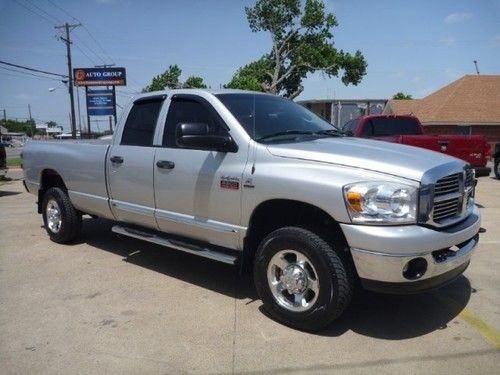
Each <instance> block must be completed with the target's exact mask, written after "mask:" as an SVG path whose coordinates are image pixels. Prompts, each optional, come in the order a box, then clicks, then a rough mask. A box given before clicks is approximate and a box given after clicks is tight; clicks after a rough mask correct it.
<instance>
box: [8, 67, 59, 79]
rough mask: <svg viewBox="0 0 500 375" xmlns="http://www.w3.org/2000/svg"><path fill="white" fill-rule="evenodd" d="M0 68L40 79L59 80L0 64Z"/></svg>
mask: <svg viewBox="0 0 500 375" xmlns="http://www.w3.org/2000/svg"><path fill="white" fill-rule="evenodd" d="M0 69H4V70H9V71H11V72H15V73H19V74H24V75H30V76H34V77H37V78H40V79H50V80H52V81H61V80H60V79H57V78H52V77H45V76H41V75H38V74H33V73H28V72H23V71H21V70H15V69H10V68H6V67H5V66H0Z"/></svg>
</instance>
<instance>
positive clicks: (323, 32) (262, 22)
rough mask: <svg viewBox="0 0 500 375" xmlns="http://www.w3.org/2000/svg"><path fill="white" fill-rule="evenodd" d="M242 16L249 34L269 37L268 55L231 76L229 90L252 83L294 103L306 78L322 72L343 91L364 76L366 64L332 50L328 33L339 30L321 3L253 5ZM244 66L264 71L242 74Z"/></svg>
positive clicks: (276, 0)
mask: <svg viewBox="0 0 500 375" xmlns="http://www.w3.org/2000/svg"><path fill="white" fill-rule="evenodd" d="M245 12H246V15H247V19H248V23H249V25H250V29H251V30H252V31H253V32H259V31H263V32H267V33H269V34H270V35H271V40H272V48H271V51H270V52H269V54H267V55H265V56H263V57H262V58H261V59H260V60H258V61H255V62H253V63H250V64H248V65H246V66H245V67H243V68H241V69H240V70H239V71H238V72H236V74H235V76H234V77H233V79H232V81H231V82H230V83H229V84H228V85H227V86H228V87H230V86H233V85H236V84H245V85H246V84H249V86H252V87H253V86H254V83H255V81H257V82H259V83H260V89H261V90H262V91H266V92H270V93H275V94H282V95H284V96H286V97H288V98H291V99H293V98H295V97H296V96H298V95H299V94H300V93H301V92H302V91H303V89H304V88H303V86H302V84H301V83H302V80H303V79H305V78H306V77H307V75H308V74H310V73H313V72H317V71H321V72H323V73H324V74H325V75H326V76H328V77H338V76H339V74H341V79H342V82H343V83H344V84H345V85H348V84H353V85H357V84H358V83H359V82H361V79H362V78H363V76H364V75H365V74H366V67H367V64H366V61H365V58H364V57H363V55H362V54H361V52H360V51H356V52H355V53H354V55H351V54H350V53H347V52H344V51H343V50H338V49H336V48H335V46H334V43H333V34H332V29H333V28H334V27H335V26H337V25H338V24H337V20H336V18H335V16H334V15H333V14H332V13H328V12H326V11H325V3H324V2H323V1H321V0H306V1H305V3H304V6H303V7H302V6H301V1H300V0H257V2H256V3H255V5H254V6H253V7H245ZM263 59H264V60H266V61H265V62H263V61H262V60H263ZM254 64H256V65H254ZM249 66H259V67H262V66H267V68H266V69H265V70H264V74H262V72H261V71H260V70H259V71H258V74H257V75H256V76H252V75H251V74H242V73H247V72H248V69H245V68H248V67H249Z"/></svg>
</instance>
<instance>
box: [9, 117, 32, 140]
mask: <svg viewBox="0 0 500 375" xmlns="http://www.w3.org/2000/svg"><path fill="white" fill-rule="evenodd" d="M3 126H4V127H5V128H6V129H7V130H8V131H9V132H10V133H25V134H26V135H28V136H30V137H32V136H33V134H38V133H39V132H38V130H36V129H35V122H34V121H32V120H27V121H16V120H7V122H6V123H5V124H4V125H3Z"/></svg>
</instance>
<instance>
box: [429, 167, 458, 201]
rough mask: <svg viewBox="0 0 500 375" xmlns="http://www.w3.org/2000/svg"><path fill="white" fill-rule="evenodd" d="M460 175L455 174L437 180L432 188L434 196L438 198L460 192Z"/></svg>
mask: <svg viewBox="0 0 500 375" xmlns="http://www.w3.org/2000/svg"><path fill="white" fill-rule="evenodd" d="M460 175H461V173H455V174H452V175H450V176H446V177H443V178H442V179H440V180H438V181H437V182H436V185H435V186H434V196H435V197H439V196H441V195H446V194H452V193H457V192H458V191H460Z"/></svg>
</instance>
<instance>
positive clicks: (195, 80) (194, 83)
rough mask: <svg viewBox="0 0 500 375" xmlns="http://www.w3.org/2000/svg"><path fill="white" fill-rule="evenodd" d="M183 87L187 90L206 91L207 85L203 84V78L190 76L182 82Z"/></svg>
mask: <svg viewBox="0 0 500 375" xmlns="http://www.w3.org/2000/svg"><path fill="white" fill-rule="evenodd" d="M183 87H185V88H187V89H206V88H207V85H206V84H205V82H203V78H201V77H198V76H190V77H188V79H186V82H184V85H183Z"/></svg>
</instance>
